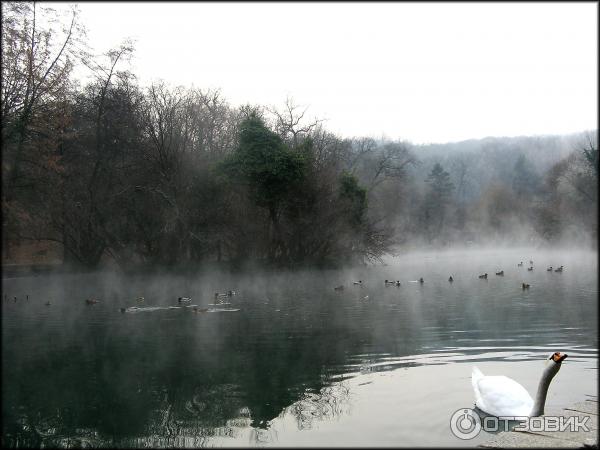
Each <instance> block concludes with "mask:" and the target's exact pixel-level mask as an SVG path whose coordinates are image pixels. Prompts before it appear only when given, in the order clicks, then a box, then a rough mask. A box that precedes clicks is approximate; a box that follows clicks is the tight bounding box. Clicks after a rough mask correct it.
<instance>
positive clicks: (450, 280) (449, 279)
mask: <svg viewBox="0 0 600 450" xmlns="http://www.w3.org/2000/svg"><path fill="white" fill-rule="evenodd" d="M448 281H449V282H450V283H452V282H453V281H454V278H452V275H450V278H448Z"/></svg>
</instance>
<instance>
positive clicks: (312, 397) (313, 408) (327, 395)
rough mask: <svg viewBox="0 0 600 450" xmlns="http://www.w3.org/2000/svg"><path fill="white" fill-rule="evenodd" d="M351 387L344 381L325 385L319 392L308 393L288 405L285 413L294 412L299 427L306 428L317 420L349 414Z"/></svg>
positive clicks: (310, 426)
mask: <svg viewBox="0 0 600 450" xmlns="http://www.w3.org/2000/svg"><path fill="white" fill-rule="evenodd" d="M349 410H350V388H349V387H347V386H346V385H345V384H344V383H337V384H333V385H331V386H327V387H324V388H323V389H321V391H320V392H319V393H318V394H317V393H307V394H305V395H304V397H303V398H302V399H300V400H299V401H297V402H296V403H294V404H293V405H291V406H289V407H287V408H286V409H285V410H284V414H286V413H290V414H292V415H293V416H294V417H295V419H296V422H297V424H298V429H300V430H306V429H310V428H312V426H313V421H315V420H319V421H322V420H331V419H333V418H335V417H339V416H341V415H343V414H349Z"/></svg>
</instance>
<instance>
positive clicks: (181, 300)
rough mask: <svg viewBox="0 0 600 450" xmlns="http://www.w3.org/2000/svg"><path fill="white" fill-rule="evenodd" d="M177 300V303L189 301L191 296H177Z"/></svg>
mask: <svg viewBox="0 0 600 450" xmlns="http://www.w3.org/2000/svg"><path fill="white" fill-rule="evenodd" d="M177 301H178V302H179V303H189V302H191V301H192V298H191V297H179V298H178V299H177Z"/></svg>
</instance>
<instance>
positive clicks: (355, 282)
mask: <svg viewBox="0 0 600 450" xmlns="http://www.w3.org/2000/svg"><path fill="white" fill-rule="evenodd" d="M353 284H357V285H360V286H362V280H358V281H354V282H353Z"/></svg>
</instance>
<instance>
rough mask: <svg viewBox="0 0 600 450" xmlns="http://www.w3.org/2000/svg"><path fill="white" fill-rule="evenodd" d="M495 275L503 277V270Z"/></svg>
mask: <svg viewBox="0 0 600 450" xmlns="http://www.w3.org/2000/svg"><path fill="white" fill-rule="evenodd" d="M496 275H498V276H500V277H503V276H504V270H501V271H500V272H496Z"/></svg>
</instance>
